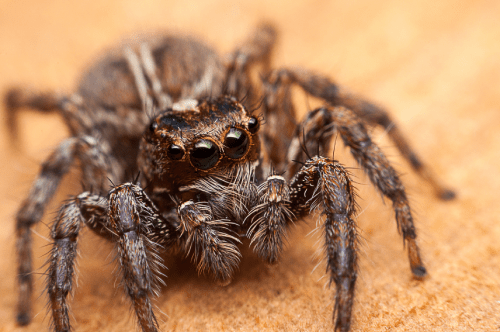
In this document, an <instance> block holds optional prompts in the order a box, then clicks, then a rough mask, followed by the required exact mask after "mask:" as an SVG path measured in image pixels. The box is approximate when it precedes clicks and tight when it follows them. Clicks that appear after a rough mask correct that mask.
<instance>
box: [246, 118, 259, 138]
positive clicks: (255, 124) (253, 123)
mask: <svg viewBox="0 0 500 332" xmlns="http://www.w3.org/2000/svg"><path fill="white" fill-rule="evenodd" d="M247 126H248V130H249V131H250V132H251V133H252V134H255V133H256V132H257V130H259V128H260V122H259V119H257V118H256V117H254V116H252V117H251V118H250V120H248V124H247Z"/></svg>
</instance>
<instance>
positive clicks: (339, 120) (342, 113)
mask: <svg viewBox="0 0 500 332" xmlns="http://www.w3.org/2000/svg"><path fill="white" fill-rule="evenodd" d="M332 124H333V125H334V126H335V128H336V130H338V132H339V133H340V136H341V137H342V140H343V141H344V144H346V145H347V146H348V147H349V148H350V150H351V153H352V155H353V156H354V158H355V159H356V161H357V162H358V164H359V165H360V166H361V168H362V169H363V170H364V171H365V172H366V174H368V177H369V178H370V180H371V182H372V183H373V184H374V185H375V186H376V187H377V189H378V190H379V191H380V192H381V193H382V194H383V195H385V196H386V197H387V198H389V199H390V200H391V201H392V203H393V208H394V211H395V214H396V222H397V226H398V231H399V232H400V234H402V235H403V239H404V241H405V244H406V245H407V246H408V256H409V260H410V267H411V271H412V272H413V274H414V275H415V276H416V277H424V276H425V275H426V274H427V271H426V269H425V267H424V266H423V263H422V260H421V258H420V253H419V248H418V245H417V241H416V239H417V233H416V230H415V226H414V223H413V216H412V213H411V209H410V205H409V203H408V199H407V197H406V192H405V188H404V186H403V184H402V182H401V180H400V179H399V176H398V175H397V173H396V171H395V170H394V168H392V166H391V165H390V163H389V161H388V160H387V158H386V157H385V155H384V153H383V152H382V150H381V149H380V148H379V147H378V146H377V145H376V144H375V143H373V142H372V140H371V138H370V136H369V135H368V132H367V130H366V128H365V125H364V123H363V122H362V121H361V120H360V119H359V118H358V117H357V116H356V114H354V113H353V112H351V111H350V110H348V109H346V108H344V107H335V108H319V109H316V110H314V111H312V112H311V113H310V114H309V115H308V116H307V118H306V120H305V121H304V124H303V126H304V127H313V128H314V127H325V126H329V125H332ZM317 130H319V129H317ZM299 140H300V138H299V137H296V138H295V139H294V142H292V144H291V147H290V151H289V156H290V157H291V158H297V154H298V153H300V151H299V149H298V148H296V146H297V145H298V144H299ZM294 151H295V152H294ZM294 154H295V155H294Z"/></svg>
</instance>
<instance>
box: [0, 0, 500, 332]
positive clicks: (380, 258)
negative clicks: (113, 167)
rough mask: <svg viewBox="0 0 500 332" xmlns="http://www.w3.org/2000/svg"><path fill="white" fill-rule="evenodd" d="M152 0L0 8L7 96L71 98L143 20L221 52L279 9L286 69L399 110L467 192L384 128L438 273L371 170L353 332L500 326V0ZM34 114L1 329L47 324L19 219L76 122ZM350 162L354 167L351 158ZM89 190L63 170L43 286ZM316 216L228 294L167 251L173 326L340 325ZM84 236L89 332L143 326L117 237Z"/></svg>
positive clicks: (10, 186) (13, 163)
mask: <svg viewBox="0 0 500 332" xmlns="http://www.w3.org/2000/svg"><path fill="white" fill-rule="evenodd" d="M139 3H140V2H139V1H135V0H134V1H101V0H100V1H66V0H59V1H30V0H21V1H19V0H18V1H8V0H7V1H6V0H4V1H2V2H1V3H0V8H1V9H0V91H4V90H5V89H6V88H7V87H9V86H11V85H13V84H30V85H31V86H32V87H34V88H37V89H55V90H58V91H61V92H71V91H73V89H74V87H75V82H76V80H77V78H78V75H79V73H80V72H81V71H82V70H83V68H84V67H85V65H86V64H88V63H89V62H91V61H92V59H93V57H94V56H96V55H97V54H98V52H99V51H100V50H101V49H102V48H103V47H105V46H108V45H110V44H112V43H113V42H115V41H116V40H117V39H119V38H121V37H124V36H127V35H129V34H130V33H132V32H134V31H148V30H152V29H167V30H173V31H181V32H183V33H193V34H195V35H198V36H200V37H201V38H204V39H205V40H206V41H207V42H209V43H211V44H213V45H214V46H215V47H216V48H217V49H219V50H220V51H221V52H225V51H229V50H230V49H231V47H232V46H233V45H234V44H235V43H237V42H238V41H240V40H242V39H243V38H244V37H245V36H246V35H247V34H248V33H249V32H250V31H251V29H252V28H253V27H254V26H255V25H256V24H257V23H258V22H259V21H261V20H263V19H266V20H271V21H273V22H275V24H276V26H277V27H278V28H279V30H280V32H281V35H280V36H281V38H280V43H279V48H278V51H277V52H276V57H275V59H274V64H275V65H302V66H306V67H309V68H312V69H315V70H318V71H321V72H323V73H325V74H328V75H330V76H331V77H333V78H334V79H335V80H336V81H337V82H341V83H342V84H344V85H346V86H347V87H349V88H350V89H351V90H352V91H355V92H357V93H359V94H362V95H364V96H366V97H368V98H370V99H372V100H374V101H376V102H378V103H381V104H383V105H385V106H387V108H388V109H389V110H390V111H391V113H392V114H393V115H394V116H395V118H396V119H397V123H398V124H399V125H400V126H401V127H402V129H403V131H404V132H405V133H407V135H408V136H409V138H410V141H411V143H412V144H413V145H414V146H415V148H416V150H417V151H418V152H419V153H420V154H421V155H422V157H423V158H424V159H425V161H426V162H427V163H429V164H430V165H431V166H432V168H433V169H434V170H435V171H436V172H437V173H438V174H439V176H440V177H441V178H442V179H443V180H444V181H445V182H447V183H448V184H449V185H450V186H452V187H453V188H455V189H456V190H457V192H458V199H457V200H455V201H453V202H441V201H439V200H437V199H436V198H435V197H434V196H433V195H432V192H431V190H430V188H429V186H427V185H426V184H423V183H421V182H420V180H419V179H418V178H417V177H416V176H415V175H414V174H413V173H412V172H411V171H410V169H409V167H408V165H407V164H406V163H405V162H403V161H402V159H401V158H400V157H399V155H398V153H397V151H396V150H395V149H394V147H393V146H392V144H391V143H390V142H389V141H387V140H386V139H385V138H384V137H383V133H382V132H380V131H375V132H374V136H375V139H376V140H377V141H378V142H379V143H380V144H381V145H382V146H384V148H385V149H386V151H387V154H388V155H389V157H390V159H391V160H392V161H393V162H394V164H395V165H396V168H397V169H398V170H399V171H400V172H401V173H402V176H403V181H404V182H405V184H406V186H407V189H408V194H409V196H410V198H411V202H412V204H413V207H414V209H415V212H416V215H417V222H418V228H419V231H420V232H419V234H420V239H421V240H420V243H421V246H422V248H423V254H424V257H425V261H426V264H427V267H428V270H429V272H430V276H429V277H428V278H427V279H426V280H425V281H424V282H418V281H415V280H413V279H412V278H411V275H410V271H409V267H408V262H407V258H406V254H405V253H404V251H403V248H402V240H401V238H400V237H399V236H398V234H397V232H396V227H395V223H394V219H393V213H392V211H391V209H390V206H391V205H390V204H389V203H386V204H385V205H384V204H383V202H382V200H381V199H380V196H379V195H378V194H377V193H376V192H375V191H374V190H373V189H372V187H371V185H369V183H368V180H367V178H366V177H365V176H364V175H362V174H361V173H359V172H358V173H357V181H358V182H360V183H361V184H360V185H359V186H358V187H359V189H360V196H361V197H362V199H361V200H360V205H361V207H362V211H363V212H362V213H361V215H360V216H359V218H358V220H359V228H360V231H361V234H362V236H363V241H362V243H363V245H362V249H361V252H360V256H361V262H360V268H361V271H360V277H359V279H358V280H359V282H358V288H357V297H356V303H355V307H354V312H353V313H354V322H353V328H352V330H353V331H386V330H390V331H424V330H430V329H431V328H432V329H433V330H434V331H496V330H500V317H499V312H500V241H499V239H500V203H499V200H498V195H499V193H500V135H499V134H498V131H499V130H500V105H499V104H500V2H499V1H497V0H491V1H477V0H474V1H458V0H457V1H452V0H442V1H436V0H427V1H423V0H413V1H399V0H394V1H392V0H379V1H370V0H365V1H362V0H359V1H319V0H316V1H310V0H308V1H305V0H304V1H293V2H291V3H289V2H288V1H282V2H272V1H268V0H267V1H259V0H257V1H252V2H248V3H244V2H235V1H202V0H200V1H189V2H182V3H181V1H177V2H175V1H146V2H145V3H144V4H139ZM141 3H142V2H141ZM299 95H302V94H301V93H299ZM299 100H300V101H301V103H302V106H303V109H305V105H306V103H305V101H304V99H300V98H299ZM4 112H5V110H4V109H3V108H1V110H0V117H1V118H2V119H1V120H3V119H4V118H5V113H4ZM0 122H2V121H0ZM21 123H22V129H21V132H20V134H21V143H22V144H21V145H22V150H20V151H17V152H13V151H12V150H11V149H9V147H8V145H7V136H6V134H5V125H4V124H3V122H2V123H1V124H0V128H1V129H0V130H1V132H2V134H1V135H0V152H1V161H0V176H1V178H0V220H1V227H0V271H2V276H1V277H0V294H1V296H0V331H16V330H17V331H26V332H28V331H39V330H45V329H47V326H48V323H49V319H48V317H47V316H46V310H45V308H44V304H45V297H44V295H42V296H40V297H39V298H37V297H35V298H34V301H35V306H34V308H35V310H34V311H35V314H36V316H35V318H34V320H33V323H32V324H31V325H30V326H29V327H27V328H24V329H21V328H17V327H16V325H15V323H14V320H13V317H14V307H15V303H16V295H15V293H14V288H15V270H14V265H15V263H14V249H13V248H14V243H15V241H14V238H13V234H14V215H15V212H16V209H17V207H18V206H19V204H20V202H21V200H22V199H23V198H24V197H25V196H26V194H27V191H28V189H29V186H30V183H31V182H32V181H33V179H34V177H35V175H36V174H37V172H38V168H39V166H38V165H39V163H40V162H41V161H42V160H43V159H44V158H45V157H46V156H47V155H48V153H50V151H51V150H52V149H53V148H54V146H55V145H56V144H57V143H58V142H60V141H61V140H62V139H63V138H64V137H65V136H66V135H67V132H66V130H65V129H64V127H63V126H62V124H61V121H60V120H59V119H58V118H57V116H53V115H40V114H37V113H34V112H29V111H26V112H24V113H23V114H22V117H21ZM337 150H339V151H340V150H342V149H340V148H339V149H337ZM339 156H340V157H341V158H342V160H343V161H344V163H346V164H347V165H354V163H353V161H352V159H351V158H350V157H349V156H348V154H346V153H345V152H344V153H342V154H340V155H339ZM79 188H80V185H79V178H78V176H77V174H76V173H75V174H73V175H71V176H69V177H67V178H66V180H65V181H64V182H63V184H62V190H60V193H59V195H58V196H57V197H56V199H55V200H54V202H53V204H52V205H51V206H50V208H49V210H48V213H47V216H46V218H45V219H44V223H43V224H40V225H38V226H37V227H36V228H35V231H36V234H39V236H35V237H36V242H35V245H34V248H35V257H36V262H35V263H36V267H37V276H39V277H38V278H37V282H36V295H37V296H38V295H39V294H40V293H41V291H42V289H43V276H42V273H43V271H44V269H43V268H42V267H41V266H42V264H43V262H44V260H45V258H44V254H45V253H46V252H47V251H48V247H47V244H48V242H47V240H46V239H45V237H46V236H47V233H48V227H47V225H48V224H49V223H50V221H51V218H53V212H54V211H55V209H56V208H57V206H58V204H59V203H60V201H61V200H63V199H64V198H66V197H67V195H69V194H74V193H77V192H78V191H79ZM313 224H314V223H313V222H310V223H309V225H302V226H299V227H296V228H295V230H294V231H293V234H292V236H291V240H290V245H289V247H288V249H287V250H286V251H285V253H284V254H283V258H282V260H281V262H280V263H279V264H278V265H276V266H274V267H268V266H267V265H266V264H264V263H262V262H260V261H259V260H258V259H257V258H256V257H255V256H254V255H253V254H252V253H251V252H248V251H246V252H245V257H244V258H243V260H242V263H241V268H240V271H239V272H238V273H237V274H236V276H235V280H234V281H233V283H232V284H231V285H229V286H228V287H225V288H221V287H218V286H216V285H214V284H213V283H212V282H211V281H210V280H208V279H206V278H203V277H197V275H196V272H195V270H194V268H193V267H192V266H191V264H190V263H189V262H183V261H182V260H179V259H173V260H172V259H169V260H168V262H167V263H168V265H169V268H170V270H169V272H168V274H169V277H168V279H167V283H168V287H166V288H164V289H163V292H162V295H161V297H160V298H159V299H158V301H157V303H158V306H159V307H160V309H161V310H162V311H163V313H164V314H160V315H159V316H160V317H161V318H162V319H163V320H164V323H162V324H161V328H162V330H163V331H186V330H191V331H196V330H207V331H257V330H268V331H327V330H331V329H332V321H331V314H332V308H333V303H332V293H333V291H332V290H330V289H328V288H327V287H326V280H327V279H326V278H323V272H324V266H323V265H320V266H319V267H318V268H317V269H316V270H314V271H313V269H314V267H315V265H316V262H315V261H314V260H313V259H312V256H313V254H314V251H315V247H314V243H315V242H316V237H315V236H314V235H309V236H307V234H308V233H309V232H310V231H311V229H312V228H313ZM80 244H81V245H80V248H81V257H80V258H79V274H78V275H79V280H78V281H79V287H78V289H77V291H76V292H75V298H74V301H73V305H72V309H73V314H74V319H73V322H74V327H75V330H76V331H96V330H101V331H135V326H134V319H132V318H130V317H131V315H130V310H129V305H128V303H127V302H126V301H123V296H122V293H121V290H120V289H118V290H117V289H116V288H115V287H114V282H115V278H114V277H113V276H112V270H113V263H111V258H110V255H109V253H110V246H109V245H107V244H105V243H104V242H103V241H101V240H99V239H96V237H95V236H93V235H92V234H91V233H89V232H85V233H84V236H83V238H82V241H81V242H80Z"/></svg>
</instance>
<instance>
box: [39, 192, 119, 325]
mask: <svg viewBox="0 0 500 332" xmlns="http://www.w3.org/2000/svg"><path fill="white" fill-rule="evenodd" d="M106 209H107V200H106V198H104V197H101V196H98V195H92V194H90V193H89V192H85V193H82V194H80V195H78V196H76V197H75V198H73V199H71V200H69V201H68V202H67V203H66V204H64V205H63V206H62V207H61V209H60V210H59V213H58V215H57V218H56V220H55V223H54V225H53V226H52V232H51V237H52V240H53V244H52V249H51V251H50V253H49V261H48V264H49V267H48V270H47V291H48V294H49V301H50V302H49V306H50V308H51V310H52V324H53V328H54V330H55V331H57V332H69V331H70V330H71V324H70V322H69V308H68V303H67V297H68V294H70V293H71V291H72V290H73V279H74V278H73V275H74V267H75V258H76V255H77V238H78V233H79V231H80V228H81V226H82V223H85V222H89V221H90V224H91V228H93V229H94V230H96V231H98V233H99V234H101V235H104V229H103V228H102V227H99V226H98V225H102V222H103V220H105V217H106ZM109 236H110V235H109V234H107V237H109Z"/></svg>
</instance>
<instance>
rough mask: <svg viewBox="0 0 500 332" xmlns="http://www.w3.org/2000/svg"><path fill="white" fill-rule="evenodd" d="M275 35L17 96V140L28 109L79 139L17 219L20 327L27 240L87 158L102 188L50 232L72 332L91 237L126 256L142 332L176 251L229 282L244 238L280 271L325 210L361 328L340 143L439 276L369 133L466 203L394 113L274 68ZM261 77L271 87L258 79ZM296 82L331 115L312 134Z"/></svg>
mask: <svg viewBox="0 0 500 332" xmlns="http://www.w3.org/2000/svg"><path fill="white" fill-rule="evenodd" d="M275 39H276V32H275V29H274V28H273V27H272V26H270V25H262V26H260V27H259V28H258V29H257V30H256V31H255V33H254V34H253V35H252V36H250V37H249V38H248V39H247V40H246V41H245V42H244V43H243V44H242V45H241V47H239V48H237V49H236V50H235V51H233V52H232V53H230V54H228V55H226V56H225V57H221V56H219V55H217V54H216V53H215V52H214V51H213V50H212V49H211V48H209V47H207V46H205V45H204V44H202V43H200V42H199V41H196V40H193V39H189V38H180V37H176V36H156V37H154V38H145V39H143V40H138V41H136V42H134V43H129V44H125V45H123V44H122V45H121V46H119V47H117V48H116V49H114V50H113V51H110V52H108V53H106V54H105V56H104V57H103V58H102V59H101V60H100V61H98V62H97V63H95V64H94V65H93V66H92V67H91V68H90V69H89V70H88V71H87V72H86V74H85V75H84V76H83V78H82V80H81V81H80V85H79V88H78V91H77V92H76V93H75V94H72V95H70V96H59V95H57V94H54V93H34V92H31V91H28V90H26V89H21V88H14V89H11V90H10V91H8V93H7V94H6V98H5V102H6V108H7V111H8V121H9V123H8V124H9V128H10V130H11V136H12V137H13V138H14V137H15V135H16V118H17V111H18V110H19V109H20V108H24V107H30V108H33V109H36V110H38V111H41V112H48V111H56V112H58V113H59V114H61V115H62V117H63V118H64V121H65V123H66V125H67V126H68V127H69V129H70V131H71V137H69V138H67V139H66V140H64V141H63V142H62V143H61V144H60V145H59V147H58V148H57V149H56V150H55V151H54V152H53V153H52V154H51V155H50V157H49V158H48V159H47V160H46V161H45V162H44V163H43V164H42V169H41V172H40V174H39V175H38V178H37V179H36V181H35V182H34V184H33V186H32V188H31V190H30V193H29V195H28V197H27V199H26V200H25V201H24V202H23V203H22V205H21V208H20V209H19V212H18V213H17V217H16V219H17V224H16V225H17V228H16V231H17V258H18V283H19V304H18V308H17V321H18V322H19V324H21V325H25V324H28V323H29V322H30V319H31V317H30V315H31V293H32V275H33V274H32V262H31V260H32V259H31V241H32V240H31V230H30V228H31V227H32V225H34V224H36V223H37V222H39V221H40V219H41V218H42V215H43V212H44V210H45V207H46V206H47V204H48V202H49V201H50V199H51V198H52V196H53V194H54V192H55V191H56V189H57V187H58V184H59V181H60V180H61V178H62V177H63V176H64V175H65V174H66V173H67V172H68V170H69V168H70V167H71V166H72V164H73V163H74V162H75V160H79V162H80V168H81V170H82V181H83V184H84V187H86V188H89V191H85V192H83V193H81V194H79V195H77V196H75V197H73V198H71V199H70V200H68V201H67V202H66V203H65V204H64V205H63V206H62V207H61V208H60V210H59V213H58V215H57V217H56V219H55V221H54V223H53V226H52V231H51V238H52V249H51V251H50V253H49V261H48V270H47V289H48V296H49V306H50V309H51V311H52V322H53V328H54V330H56V331H69V330H70V320H69V310H68V304H67V295H68V293H70V292H71V291H72V288H73V277H74V276H73V275H74V266H75V258H76V253H77V239H78V234H79V231H80V229H81V227H83V226H87V227H89V228H90V229H92V230H93V231H94V232H95V233H97V234H98V235H100V236H102V237H104V238H106V239H108V240H109V241H112V242H113V243H114V244H115V245H116V250H117V253H118V262H119V266H120V268H121V271H120V273H121V277H122V278H123V285H124V287H125V293H126V294H127V295H128V296H129V297H130V299H131V301H132V304H133V308H134V310H135V313H136V315H137V318H138V323H139V325H140V326H141V328H142V330H143V331H148V332H151V331H157V330H158V323H157V320H156V318H155V314H154V312H153V310H152V305H151V297H152V296H153V295H154V294H156V290H157V289H158V285H159V281H161V280H159V274H160V273H159V271H158V270H159V268H160V266H161V264H162V262H161V258H159V256H158V255H157V252H158V251H163V250H166V249H169V248H172V247H176V248H179V249H180V250H181V251H183V252H184V253H185V254H186V255H189V256H190V257H191V258H192V259H193V260H194V262H195V263H196V264H197V268H198V271H199V272H200V273H201V272H208V273H209V274H210V275H212V276H213V277H214V278H215V279H216V280H218V281H219V282H221V283H227V282H228V281H230V280H231V277H232V275H233V273H234V270H235V269H236V268H237V267H238V264H239V260H240V251H239V248H238V244H239V243H240V238H241V237H248V238H249V239H250V241H251V246H253V249H254V251H255V252H256V254H257V255H258V256H260V257H261V258H262V259H263V260H265V261H268V262H275V261H276V260H278V258H279V256H280V253H281V251H282V248H283V242H284V237H285V235H286V231H287V228H288V227H289V226H290V225H291V224H292V223H293V222H294V221H296V220H300V219H302V218H304V217H305V216H307V215H308V214H310V213H311V212H312V211H319V212H320V214H321V221H320V223H321V225H322V229H323V233H322V234H323V235H322V236H324V250H325V254H326V257H327V271H328V272H329V273H330V278H331V281H332V282H333V283H334V284H335V287H336V292H335V305H334V311H333V314H334V324H335V327H334V328H335V330H340V331H349V329H350V322H351V310H352V305H353V300H354V287H355V282H356V276H357V252H358V239H357V234H356V233H357V232H356V222H355V214H356V201H355V199H356V191H355V188H354V186H353V183H352V180H351V176H350V175H349V172H348V171H347V170H346V169H345V168H344V167H343V166H342V165H341V164H340V163H339V162H338V161H336V160H333V159H332V158H328V157H325V156H321V155H320V151H321V152H322V153H325V154H326V153H329V151H330V143H331V141H332V137H334V136H335V135H337V134H338V135H339V136H340V137H341V139H342V141H343V142H344V144H345V145H347V146H348V147H349V148H350V151H351V153H352V155H353V156H354V158H355V159H356V161H357V162H358V163H359V166H360V167H361V168H362V169H363V170H364V171H365V172H366V173H367V174H368V177H369V178H370V180H371V182H372V183H373V185H375V186H376V188H377V189H378V190H379V191H380V192H381V193H382V194H383V195H385V196H386V197H387V198H389V199H390V200H391V201H392V203H393V208H394V211H395V214H396V222H397V227H398V230H399V232H400V233H401V234H402V236H403V238H404V241H405V245H406V246H407V248H408V256H409V261H410V267H411V271H412V273H413V275H414V276H415V277H417V278H421V277H424V276H425V275H426V273H427V272H426V269H425V267H424V265H423V263H422V260H421V258H420V253H419V247H418V245H417V242H416V238H417V235H416V232H415V227H414V224H413V217H412V213H411V209H410V206H409V205H408V200H407V197H406V194H405V189H404V187H403V184H402V183H401V181H400V179H399V177H398V175H397V173H396V171H395V170H394V169H393V168H392V166H391V165H390V163H389V162H388V160H387V158H386V157H385V156H384V154H383V152H382V151H381V150H380V148H379V147H378V146H377V145H376V144H375V143H373V142H372V140H371V139H370V136H369V135H368V132H367V129H366V128H367V126H381V127H382V128H383V129H384V130H386V131H387V133H388V134H389V137H390V138H391V139H392V141H393V142H394V144H395V145H396V146H397V148H398V150H399V151H400V153H401V154H402V155H403V156H404V158H406V159H407V160H408V161H409V163H410V164H411V166H412V168H413V169H414V170H415V171H416V172H417V173H418V174H419V175H420V176H422V177H423V178H424V179H425V180H426V181H428V182H429V183H430V184H431V185H432V186H433V188H434V189H435V191H436V193H437V194H438V195H439V196H440V197H441V198H443V199H450V198H452V197H453V192H452V191H450V190H447V189H445V188H444V187H443V186H441V185H440V184H439V183H438V181H437V180H436V179H435V178H434V177H433V176H432V175H431V172H430V171H429V169H428V168H427V167H426V166H424V165H423V164H422V163H421V162H420V160H419V158H418V157H417V156H416V155H415V153H414V152H413V151H412V149H411V148H410V147H409V145H408V143H407V142H406V140H405V139H404V137H403V136H402V135H401V133H400V131H399V130H398V128H397V127H396V126H395V125H394V123H393V121H392V120H391V119H390V117H389V116H388V114H387V113H386V112H385V111H384V110H383V109H381V108H379V107H377V106H375V105H374V104H372V103H370V102H367V101H364V100H362V99H360V98H358V97H356V96H353V95H351V94H349V93H347V92H345V91H343V90H341V89H340V88H339V87H338V86H337V85H336V84H335V83H333V82H332V81H331V80H330V79H328V78H326V77H324V76H321V75H318V74H315V73H312V72H311V71H308V70H305V69H302V68H282V69H272V68H271V67H270V62H271V53H272V50H273V47H274V44H275ZM257 69H258V70H259V73H260V75H261V76H260V79H259V80H256V79H255V77H254V76H255V75H252V73H255V71H256V70H257ZM293 85H297V86H299V87H300V88H301V89H302V90H304V91H305V92H306V93H307V94H309V95H312V96H314V97H317V98H319V99H321V100H323V102H324V105H325V106H323V107H321V108H318V109H315V110H313V111H310V112H309V113H308V114H307V115H306V117H305V118H304V120H303V121H301V122H300V123H297V121H296V117H295V111H294V105H293V103H292V95H291V88H292V86H293ZM264 119H265V123H264V121H263V120H264ZM261 140H262V142H263V144H262V145H261ZM308 151H309V152H310V151H318V155H314V156H310V154H309V153H308ZM137 174H139V175H137ZM134 177H136V180H135V181H132V182H129V181H131V179H133V178H134ZM90 188H91V189H90Z"/></svg>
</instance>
